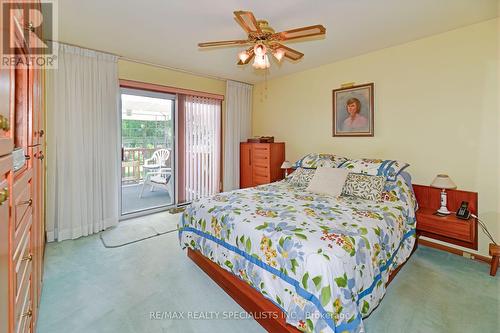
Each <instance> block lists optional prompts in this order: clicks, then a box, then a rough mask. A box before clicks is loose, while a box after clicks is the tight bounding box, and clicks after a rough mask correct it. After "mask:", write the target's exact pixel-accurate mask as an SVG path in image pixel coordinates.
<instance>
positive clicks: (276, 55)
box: [273, 49, 285, 62]
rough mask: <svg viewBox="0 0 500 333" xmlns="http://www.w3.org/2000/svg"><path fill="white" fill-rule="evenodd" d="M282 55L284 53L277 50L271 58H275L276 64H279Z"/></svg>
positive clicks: (281, 50)
mask: <svg viewBox="0 0 500 333" xmlns="http://www.w3.org/2000/svg"><path fill="white" fill-rule="evenodd" d="M284 55H285V51H284V50H283V49H277V50H274V51H273V56H274V57H275V58H276V60H278V62H281V60H282V59H283V56H284Z"/></svg>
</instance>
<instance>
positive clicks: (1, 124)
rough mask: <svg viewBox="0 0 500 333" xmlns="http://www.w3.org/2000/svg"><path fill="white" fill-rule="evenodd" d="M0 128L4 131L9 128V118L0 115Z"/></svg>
mask: <svg viewBox="0 0 500 333" xmlns="http://www.w3.org/2000/svg"><path fill="white" fill-rule="evenodd" d="M0 128H1V129H3V130H4V131H8V130H9V129H10V125H9V118H7V117H4V116H2V115H0Z"/></svg>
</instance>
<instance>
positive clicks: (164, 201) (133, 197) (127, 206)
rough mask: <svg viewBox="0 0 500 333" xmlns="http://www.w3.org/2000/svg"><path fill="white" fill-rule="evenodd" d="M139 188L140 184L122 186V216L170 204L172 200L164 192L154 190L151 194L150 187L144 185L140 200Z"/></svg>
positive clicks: (157, 189)
mask: <svg viewBox="0 0 500 333" xmlns="http://www.w3.org/2000/svg"><path fill="white" fill-rule="evenodd" d="M141 188H142V183H139V184H122V213H123V214H127V213H132V212H135V211H139V210H144V209H148V208H155V207H160V206H166V205H171V204H172V199H171V198H170V196H169V195H168V193H167V191H166V190H163V189H159V188H156V189H155V190H154V191H153V192H151V191H150V189H151V187H150V186H148V185H146V188H145V189H144V193H143V194H142V198H139V194H140V193H141Z"/></svg>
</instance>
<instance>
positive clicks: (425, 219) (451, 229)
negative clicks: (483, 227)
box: [413, 185, 478, 250]
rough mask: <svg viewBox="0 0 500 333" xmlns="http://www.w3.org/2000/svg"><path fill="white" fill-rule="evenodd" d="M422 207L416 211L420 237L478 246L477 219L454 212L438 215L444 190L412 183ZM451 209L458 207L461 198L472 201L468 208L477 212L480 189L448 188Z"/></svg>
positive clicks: (465, 245)
mask: <svg viewBox="0 0 500 333" xmlns="http://www.w3.org/2000/svg"><path fill="white" fill-rule="evenodd" d="M413 190H414V191H415V196H416V197H417V202H418V206H419V209H418V211H417V214H416V217H417V237H419V236H425V237H429V238H433V239H437V240H440V241H443V242H447V243H450V244H455V245H459V246H463V247H466V248H469V249H473V250H477V220H476V219H474V218H470V219H469V220H461V219H459V218H457V217H456V216H455V214H454V213H452V214H450V215H448V216H444V217H443V216H437V215H435V214H434V213H435V212H436V210H437V209H438V208H439V205H440V195H441V191H440V190H439V189H437V188H432V187H430V186H422V185H413ZM447 194H448V209H449V210H450V211H456V210H457V209H458V208H459V207H460V204H461V203H462V201H467V202H468V203H469V210H470V212H471V213H472V214H475V215H477V197H478V196H477V193H476V192H468V191H460V190H448V191H447Z"/></svg>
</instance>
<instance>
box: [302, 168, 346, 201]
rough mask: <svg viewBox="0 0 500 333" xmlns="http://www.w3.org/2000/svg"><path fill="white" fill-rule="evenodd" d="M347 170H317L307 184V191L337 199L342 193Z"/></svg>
mask: <svg viewBox="0 0 500 333" xmlns="http://www.w3.org/2000/svg"><path fill="white" fill-rule="evenodd" d="M348 174H349V170H347V169H337V168H324V167H321V168H317V169H316V173H315V174H314V176H313V177H312V179H311V181H310V182H309V186H308V187H307V188H306V190H307V191H309V192H313V193H318V194H329V195H332V196H334V197H338V196H339V195H340V194H341V193H342V188H343V187H344V184H345V180H346V178H347V175H348Z"/></svg>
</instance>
